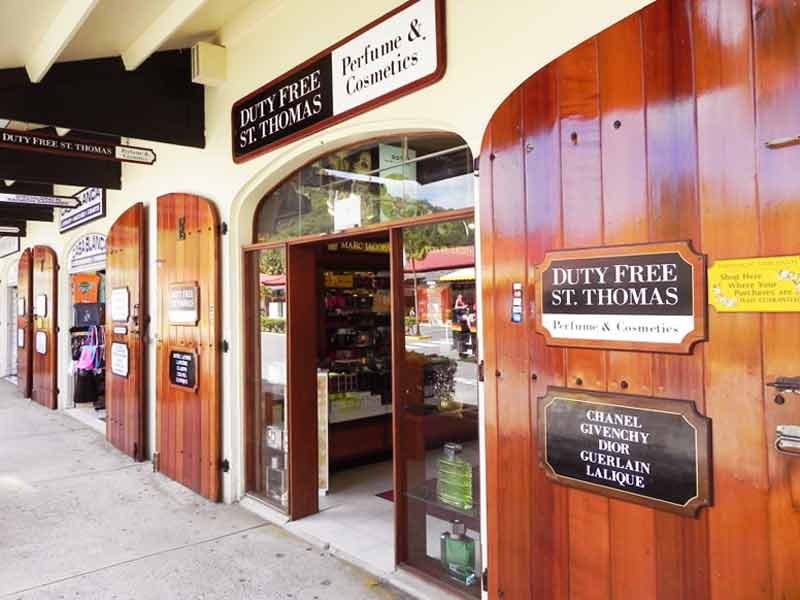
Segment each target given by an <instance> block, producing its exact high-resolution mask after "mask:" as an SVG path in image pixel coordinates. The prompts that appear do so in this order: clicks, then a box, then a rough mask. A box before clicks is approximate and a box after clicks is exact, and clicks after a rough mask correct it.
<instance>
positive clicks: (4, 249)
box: [0, 235, 20, 258]
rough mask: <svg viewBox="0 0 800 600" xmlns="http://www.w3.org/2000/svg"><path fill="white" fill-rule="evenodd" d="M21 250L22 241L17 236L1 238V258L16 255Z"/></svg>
mask: <svg viewBox="0 0 800 600" xmlns="http://www.w3.org/2000/svg"><path fill="white" fill-rule="evenodd" d="M19 249H20V241H19V238H18V237H17V236H8V235H4V236H0V258H5V257H6V256H11V255H12V254H16V253H17V252H19Z"/></svg>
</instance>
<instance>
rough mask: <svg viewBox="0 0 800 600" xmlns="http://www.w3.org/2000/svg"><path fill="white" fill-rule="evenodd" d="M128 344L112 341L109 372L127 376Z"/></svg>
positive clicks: (118, 375)
mask: <svg viewBox="0 0 800 600" xmlns="http://www.w3.org/2000/svg"><path fill="white" fill-rule="evenodd" d="M129 363H130V361H129V356H128V344H123V343H121V342H112V344H111V373H113V374H114V375H116V376H117V377H127V376H128V369H129V367H128V366H129Z"/></svg>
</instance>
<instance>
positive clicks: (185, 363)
mask: <svg viewBox="0 0 800 600" xmlns="http://www.w3.org/2000/svg"><path fill="white" fill-rule="evenodd" d="M169 382H170V383H171V384H172V385H175V386H178V387H182V388H189V389H193V390H196V389H197V354H196V353H195V352H193V351H186V350H172V351H170V353H169Z"/></svg>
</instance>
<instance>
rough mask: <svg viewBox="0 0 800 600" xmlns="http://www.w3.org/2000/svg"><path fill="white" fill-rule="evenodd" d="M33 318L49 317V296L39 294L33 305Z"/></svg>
mask: <svg viewBox="0 0 800 600" xmlns="http://www.w3.org/2000/svg"><path fill="white" fill-rule="evenodd" d="M33 316H34V317H42V318H44V317H46V316H47V294H39V295H38V296H36V300H35V301H34V303H33Z"/></svg>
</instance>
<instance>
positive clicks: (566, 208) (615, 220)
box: [479, 0, 800, 600]
mask: <svg viewBox="0 0 800 600" xmlns="http://www.w3.org/2000/svg"><path fill="white" fill-rule="evenodd" d="M798 23H800V8H798V7H796V6H794V5H793V3H791V2H783V1H778V2H761V1H752V2H751V1H750V0H657V1H656V2H655V3H653V4H651V5H649V6H647V7H646V8H645V9H643V10H641V11H639V12H637V13H634V14H633V15H631V16H630V17H629V18H627V19H625V20H623V21H621V22H620V23H617V24H616V25H614V26H612V27H610V28H609V29H607V30H605V31H604V32H602V33H601V34H599V35H598V36H596V37H594V38H592V39H590V40H588V41H586V42H585V43H583V44H581V45H580V46H578V47H576V48H575V49H573V50H571V51H569V52H568V53H566V54H565V55H564V56H562V57H560V58H559V59H557V60H556V61H554V62H553V63H551V64H550V65H547V66H546V67H544V68H543V69H541V70H540V71H538V72H537V73H535V74H534V75H533V76H532V77H531V78H530V79H529V80H528V81H526V82H525V83H524V84H523V85H522V86H521V87H520V88H519V89H518V90H517V91H515V92H514V93H512V94H511V95H510V96H509V97H508V98H507V99H506V101H505V102H504V103H503V104H502V105H501V106H500V108H499V109H498V110H497V112H496V113H495V115H494V117H493V118H492V120H491V122H490V124H489V126H488V127H487V130H486V134H485V135H484V140H483V148H482V160H481V161H480V162H481V173H480V175H481V178H480V184H481V189H480V195H481V200H480V209H479V210H480V214H481V219H480V226H481V246H482V250H481V255H482V256H481V260H482V267H483V285H484V289H483V300H484V306H485V313H484V314H486V315H487V318H486V319H485V324H484V330H483V333H484V336H485V340H484V350H485V360H486V366H487V373H488V374H490V375H491V374H494V373H495V372H496V373H497V374H498V377H492V378H490V379H489V381H487V382H486V386H485V391H486V394H485V399H486V449H487V463H488V465H487V468H488V472H487V494H488V497H489V502H488V506H487V508H486V510H487V520H488V524H489V532H488V543H489V548H488V554H489V573H490V575H489V590H490V594H489V595H490V598H500V597H505V598H509V597H513V598H515V599H517V598H519V599H523V600H524V599H528V598H536V599H537V600H539V599H545V598H548V599H549V598H571V599H576V600H584V599H587V598H598V599H600V598H615V599H633V598H636V599H651V598H652V599H658V600H673V599H689V598H691V599H692V600H694V599H698V600H704V599H715V600H717V599H719V600H722V599H723V598H748V599H751V598H752V599H767V598H792V597H795V596H797V597H800V574H798V573H800V571H798V570H797V568H796V565H797V563H798V560H800V545H798V544H797V543H796V541H797V539H798V537H800V459H796V458H789V457H787V456H784V455H780V454H778V453H776V452H775V451H774V449H773V447H772V444H773V442H774V437H775V428H776V427H777V426H778V425H780V424H800V405H798V403H792V402H791V400H789V399H787V401H786V402H785V403H783V404H779V403H776V402H774V401H773V397H774V395H775V392H774V390H772V389H771V388H768V387H765V383H766V382H767V381H771V380H773V379H774V378H776V377H778V376H781V375H783V376H792V375H798V374H800V366H798V360H797V356H798V355H800V341H799V340H800V315H797V314H768V315H760V314H741V313H740V314H724V315H722V314H717V313H716V312H715V311H713V310H711V311H710V315H709V339H708V341H707V342H704V343H701V344H698V345H697V346H695V348H694V349H693V350H692V352H691V353H689V354H686V355H675V354H669V355H667V354H659V353H654V352H619V351H602V350H576V349H569V348H568V349H561V348H555V347H548V346H546V345H545V344H544V342H543V340H542V339H541V336H539V335H538V334H536V333H535V332H534V330H533V327H532V326H531V325H530V324H526V328H525V332H526V336H525V338H523V339H527V343H525V344H523V345H520V346H517V345H516V344H515V343H514V342H513V341H510V340H509V339H508V338H509V334H510V332H511V325H510V324H509V323H508V321H509V320H508V318H507V315H506V314H505V310H506V308H505V307H506V306H507V304H508V298H507V293H506V289H505V288H506V287H508V285H509V281H513V280H514V278H516V277H519V276H520V275H519V274H520V273H522V276H523V277H525V281H526V282H527V285H526V288H525V289H526V293H527V294H530V293H531V291H532V289H533V286H532V284H531V283H530V282H532V281H533V280H532V279H531V274H530V271H529V269H530V267H529V265H535V264H537V263H540V262H541V260H542V258H543V255H544V253H545V252H546V251H548V250H553V249H559V248H565V247H566V248H569V247H573V248H575V247H582V246H602V245H614V244H626V243H638V242H648V241H649V242H656V241H677V240H690V241H691V243H692V245H693V247H694V248H695V249H696V250H697V251H699V252H702V253H704V254H706V255H707V256H708V259H709V264H713V262H714V261H715V260H719V259H725V258H737V257H755V256H776V255H787V254H798V253H800V241H798V240H800V238H798V236H797V235H796V232H797V230H798V228H800V200H798V198H797V190H798V189H800V181H798V178H800V164H799V163H798V161H800V153H798V150H797V147H794V146H788V147H785V148H784V149H780V150H778V149H773V148H769V147H767V146H766V145H765V144H764V142H765V141H767V140H770V139H775V138H782V137H789V136H792V135H796V134H795V133H792V132H796V131H798V130H800V102H798V100H800V77H799V76H798V75H797V69H796V65H797V62H798V57H800V41H798V40H800V38H798V36H797V25H798ZM520 94H521V97H522V101H521V108H520ZM519 156H522V159H521V160H522V163H523V164H522V167H521V168H520V167H518V166H517V165H518V160H519V159H518V158H517V157H519ZM520 189H523V190H524V193H523V196H524V198H523V202H522V203H521V204H520V200H519V193H520V192H519V190H520ZM520 206H522V209H520ZM523 214H524V215H525V227H522V228H521V227H520V216H521V215H523ZM520 244H524V245H525V247H526V248H527V252H526V253H524V254H525V255H526V263H527V264H523V263H521V262H520V260H519V258H518V257H519V255H521V254H523V253H521V252H520V251H519V245H520ZM526 269H528V274H527V275H526V274H525V273H526ZM531 310H532V309H531ZM526 317H527V318H528V320H530V310H529V312H528V313H527V314H526ZM520 361H526V362H527V366H523V367H520V365H521V364H524V363H521V362H520ZM520 368H522V369H523V371H522V373H519V370H520ZM518 376H521V377H524V376H527V378H528V380H529V383H528V385H527V386H526V387H527V393H526V392H524V390H522V389H521V388H520V386H517V385H514V383H513V382H514V381H516V378H517V377H518ZM548 385H561V386H566V387H573V388H579V389H595V390H608V391H611V392H614V393H620V394H639V395H645V396H648V395H652V396H656V397H672V398H684V399H688V400H691V401H693V402H695V404H696V406H697V408H698V410H699V411H700V412H701V413H703V414H706V415H707V416H709V417H710V418H711V419H712V426H713V436H712V437H713V461H712V466H713V480H714V485H713V496H714V504H713V506H711V507H710V508H706V509H703V510H701V511H700V513H699V514H698V516H697V517H696V518H688V517H682V516H677V515H675V514H670V513H666V512H662V511H659V510H655V509H652V508H645V507H641V506H634V505H631V504H627V503H625V502H622V501H618V500H609V499H607V498H605V497H603V496H600V495H597V494H588V493H585V492H579V491H575V490H573V489H567V488H564V487H561V486H559V485H556V484H554V483H552V482H550V481H549V480H547V479H546V478H544V476H543V474H542V470H541V468H540V467H538V466H537V465H535V464H534V462H533V461H531V463H530V468H531V469H533V472H532V473H528V474H524V475H522V476H521V477H517V478H516V479H515V480H514V481H513V483H512V482H509V481H508V478H509V475H512V476H513V475H516V474H517V471H515V470H514V466H508V465H507V464H506V463H508V462H509V461H516V464H518V465H525V464H526V461H528V460H530V458H529V457H530V456H531V455H530V454H528V453H526V452H521V451H520V448H521V447H522V444H528V448H529V451H530V452H535V451H536V449H537V446H538V441H537V439H536V435H537V426H538V423H537V421H536V415H535V414H530V413H527V414H528V416H527V417H525V414H526V413H523V409H522V408H521V407H522V406H523V405H524V406H526V407H527V406H533V405H534V403H535V399H536V397H538V396H541V395H543V393H544V391H545V390H546V388H547V386H548ZM523 418H527V420H526V421H525V424H524V427H521V426H520V422H521V420H522V419H523ZM512 456H513V458H511V457H512ZM523 503H524V504H525V505H526V506H527V509H528V513H527V514H521V512H520V510H521V508H520V507H522V506H523ZM509 510H514V511H516V514H514V518H511V517H508V518H507V517H506V513H507V512H508V511H509ZM525 531H530V541H526V540H524V539H521V538H522V536H523V534H522V533H521V532H525ZM520 557H525V558H524V559H523V562H524V561H527V562H528V564H527V569H528V573H530V575H529V576H528V577H527V578H525V577H524V576H523V575H520V571H521V568H520V567H519V563H520ZM521 579H524V582H522V581H521Z"/></svg>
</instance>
